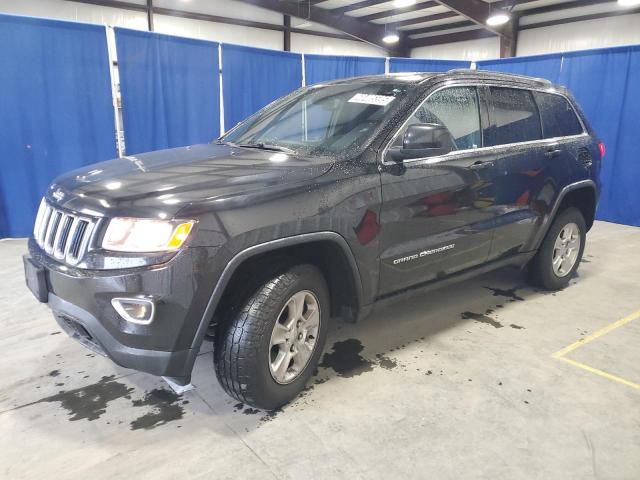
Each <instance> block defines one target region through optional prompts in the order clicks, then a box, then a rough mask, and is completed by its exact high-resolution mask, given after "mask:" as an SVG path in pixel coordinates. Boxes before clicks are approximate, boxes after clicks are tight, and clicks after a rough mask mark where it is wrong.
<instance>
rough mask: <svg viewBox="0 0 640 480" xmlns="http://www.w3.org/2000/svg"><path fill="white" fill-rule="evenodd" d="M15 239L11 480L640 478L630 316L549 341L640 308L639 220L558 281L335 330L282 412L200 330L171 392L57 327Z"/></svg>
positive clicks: (463, 293)
mask: <svg viewBox="0 0 640 480" xmlns="http://www.w3.org/2000/svg"><path fill="white" fill-rule="evenodd" d="M24 251H25V242H24V241H22V240H15V241H4V242H0V271H1V272H2V273H3V284H2V289H1V290H0V307H1V308H0V325H1V326H2V335H1V338H0V350H1V351H2V352H3V355H2V359H1V360H0V372H2V374H1V376H0V472H1V473H0V475H1V476H2V477H4V478H11V479H16V478H48V479H49V478H82V479H85V478H91V479H92V480H95V479H100V478H127V479H129V478H154V479H159V478H177V477H178V476H179V475H185V476H187V477H189V478H195V477H207V478H215V479H222V478H242V479H249V478H260V479H264V478H305V479H306V478H343V477H344V478H366V479H372V478H385V479H388V478H438V479H460V478H491V479H509V480H513V479H519V478H544V479H563V480H565V479H573V478H576V479H577V478H579V479H588V478H606V479H638V478H640V386H639V384H640V348H638V345H640V318H638V319H634V320H632V321H627V322H626V323H624V324H623V325H621V326H619V327H618V328H615V329H613V330H611V331H610V332H608V333H606V334H605V335H602V336H600V337H599V338H596V339H594V340H593V341H589V342H584V344H582V345H581V346H580V347H579V348H577V349H575V350H573V351H571V352H570V353H567V354H566V356H565V357H564V358H568V359H569V360H570V361H573V362H579V363H577V364H576V363H569V362H567V361H563V360H561V359H557V358H553V357H552V354H554V353H555V352H557V351H559V350H560V349H562V348H563V347H565V346H567V345H570V344H572V343H574V342H576V341H577V340H580V339H583V341H584V339H589V338H590V337H589V335H591V334H593V333H594V332H596V331H598V330H600V329H602V328H603V327H605V326H607V325H610V324H612V323H613V322H615V321H616V320H619V319H621V318H623V317H625V316H628V315H629V314H632V313H633V312H637V311H638V310H639V309H640V296H639V295H638V285H640V229H637V228H631V227H625V226H620V225H614V224H607V223H598V224H597V225H596V226H595V227H594V229H593V230H592V232H591V233H590V234H589V239H588V245H587V250H586V253H585V259H584V264H583V265H582V266H581V268H580V271H579V276H578V277H577V278H575V279H573V280H572V281H571V285H570V286H569V287H568V288H567V289H566V290H564V291H562V292H558V293H553V294H551V293H543V292H537V291H535V290H533V289H532V288H530V287H528V286H526V284H525V283H524V280H523V278H522V275H521V274H520V272H518V271H516V270H513V269H506V270H502V271H498V272H494V273H491V274H488V275H484V276H482V277H479V278H477V279H474V280H471V281H467V282H465V283H461V284H458V285H456V286H454V287H449V288H446V289H444V290H439V291H435V292H432V293H430V294H428V295H425V296H424V297H423V298H414V299H412V300H410V301H408V302H405V303H402V304H398V305H395V306H391V307H389V308H387V309H386V310H384V311H383V312H380V313H378V314H376V315H375V316H374V317H372V318H371V319H369V320H368V321H367V322H366V323H362V324H358V325H341V326H338V327H336V328H334V331H333V333H332V334H331V336H330V338H329V341H328V344H327V349H326V354H325V356H324V363H323V364H324V367H322V368H320V369H319V371H318V374H317V376H316V377H315V378H314V380H313V382H312V384H311V385H310V386H309V387H308V389H307V391H306V392H304V394H303V395H302V396H301V397H300V398H299V399H298V400H297V401H295V402H294V403H293V404H291V405H289V406H287V407H285V408H284V410H283V411H281V412H277V413H275V414H267V413H265V412H260V411H257V410H253V409H250V408H247V407H244V406H242V405H238V404H237V402H235V401H233V400H231V399H230V398H229V397H227V396H226V395H225V394H224V392H223V391H222V390H221V388H220V387H219V386H218V385H217V383H216V380H215V376H214V373H213V369H212V366H211V363H212V360H211V345H210V344H206V346H205V351H204V353H203V354H201V356H200V357H199V359H198V362H197V364H196V369H195V375H194V380H193V383H194V384H195V385H196V389H195V390H193V391H190V392H187V393H185V394H184V395H183V396H181V397H178V396H176V395H174V394H172V392H170V391H169V390H168V389H167V387H166V385H165V384H164V383H163V382H162V381H161V380H159V379H157V378H154V377H152V376H149V375H145V374H141V373H135V372H132V371H129V370H125V369H122V368H119V367H116V366H115V365H114V364H112V363H111V362H110V361H109V360H107V359H105V358H101V357H97V356H94V355H93V354H92V353H91V352H89V351H87V350H85V349H84V348H83V347H81V346H80V345H79V344H77V343H76V342H74V341H72V340H71V339H69V338H67V337H66V335H64V334H60V333H59V329H58V327H57V325H56V324H55V323H54V321H53V318H52V317H51V315H50V313H49V311H48V309H47V307H46V306H45V305H40V304H38V303H37V302H36V301H35V300H34V299H33V298H31V294H30V293H29V292H28V291H27V289H26V287H25V286H24V285H23V284H24V282H23V276H22V265H21V260H20V255H21V254H22V253H23V252H24ZM582 365H586V367H581V366H582ZM589 369H591V370H589ZM594 369H595V370H594ZM624 381H626V382H627V383H624Z"/></svg>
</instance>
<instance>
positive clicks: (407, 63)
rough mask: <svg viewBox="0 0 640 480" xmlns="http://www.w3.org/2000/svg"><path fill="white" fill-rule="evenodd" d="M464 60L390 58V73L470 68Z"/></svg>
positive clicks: (469, 64) (469, 63)
mask: <svg viewBox="0 0 640 480" xmlns="http://www.w3.org/2000/svg"><path fill="white" fill-rule="evenodd" d="M470 66H471V62H467V61H464V60H428V59H426V58H390V59H389V72H391V73H398V72H446V71H448V70H453V69H454V68H469V67H470Z"/></svg>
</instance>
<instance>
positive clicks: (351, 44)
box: [291, 33, 386, 57]
mask: <svg viewBox="0 0 640 480" xmlns="http://www.w3.org/2000/svg"><path fill="white" fill-rule="evenodd" d="M291 51H292V52H298V53H317V54H322V55H358V56H365V57H366V56H368V57H384V56H386V52H385V51H384V50H383V49H381V48H378V47H374V46H373V45H369V44H368V43H363V42H358V41H352V40H342V39H340V38H328V37H317V36H314V35H304V34H301V33H292V34H291Z"/></svg>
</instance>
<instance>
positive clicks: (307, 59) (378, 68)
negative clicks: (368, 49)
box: [304, 55, 385, 85]
mask: <svg viewBox="0 0 640 480" xmlns="http://www.w3.org/2000/svg"><path fill="white" fill-rule="evenodd" d="M384 62H385V59H384V58H380V57H377V58H376V57H343V56H339V55H305V56H304V67H305V81H306V84H307V85H313V84H314V83H320V82H326V81H328V80H337V79H340V78H348V77H358V76H362V75H378V74H381V73H384Z"/></svg>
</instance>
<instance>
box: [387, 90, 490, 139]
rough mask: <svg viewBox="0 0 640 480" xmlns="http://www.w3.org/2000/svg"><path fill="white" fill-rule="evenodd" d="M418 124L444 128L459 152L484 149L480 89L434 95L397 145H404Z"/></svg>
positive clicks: (402, 134) (415, 117)
mask: <svg viewBox="0 0 640 480" xmlns="http://www.w3.org/2000/svg"><path fill="white" fill-rule="evenodd" d="M416 124H437V125H442V126H444V127H445V128H446V129H447V130H448V131H449V133H450V134H451V138H452V139H453V143H454V146H455V149H456V150H468V149H473V148H479V147H481V146H482V134H481V131H480V109H479V101H478V92H477V89H476V87H451V88H445V89H442V90H439V91H437V92H435V93H434V94H432V95H431V96H430V97H429V98H428V99H427V100H425V101H424V102H423V103H422V105H421V106H420V107H419V108H418V109H417V110H416V112H415V113H414V114H413V116H412V117H411V118H410V119H409V121H408V122H407V124H406V125H405V127H404V128H403V130H402V131H401V132H400V135H398V137H396V139H395V141H394V142H393V145H394V146H399V147H400V146H402V142H403V138H404V134H405V132H406V130H407V128H408V127H410V126H411V125H416Z"/></svg>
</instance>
